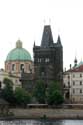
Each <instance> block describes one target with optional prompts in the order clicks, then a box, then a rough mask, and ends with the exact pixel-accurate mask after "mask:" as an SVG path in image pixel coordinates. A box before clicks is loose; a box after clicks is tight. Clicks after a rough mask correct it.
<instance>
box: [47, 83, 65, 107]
mask: <svg viewBox="0 0 83 125" xmlns="http://www.w3.org/2000/svg"><path fill="white" fill-rule="evenodd" d="M63 101H64V99H63V96H62V93H61V90H60V87H59V84H58V82H52V83H50V85H49V86H48V90H47V102H48V104H50V105H58V104H62V103H63Z"/></svg>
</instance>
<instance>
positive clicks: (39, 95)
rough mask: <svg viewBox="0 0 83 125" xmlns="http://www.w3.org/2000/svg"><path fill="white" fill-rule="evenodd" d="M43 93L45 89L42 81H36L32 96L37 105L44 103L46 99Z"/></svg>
mask: <svg viewBox="0 0 83 125" xmlns="http://www.w3.org/2000/svg"><path fill="white" fill-rule="evenodd" d="M45 91H46V88H45V84H44V83H43V81H37V83H36V85H35V88H34V96H35V98H36V100H37V101H38V102H39V103H45V97H46V95H45Z"/></svg>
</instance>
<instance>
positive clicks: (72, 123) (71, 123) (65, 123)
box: [0, 120, 83, 125]
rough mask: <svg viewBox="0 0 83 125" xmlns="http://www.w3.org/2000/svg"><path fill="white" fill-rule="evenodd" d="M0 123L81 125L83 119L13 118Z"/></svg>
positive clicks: (18, 124)
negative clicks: (44, 119)
mask: <svg viewBox="0 0 83 125" xmlns="http://www.w3.org/2000/svg"><path fill="white" fill-rule="evenodd" d="M0 125H83V120H56V121H50V120H49V121H43V120H42V121H39V120H13V121H0Z"/></svg>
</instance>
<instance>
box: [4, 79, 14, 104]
mask: <svg viewBox="0 0 83 125" xmlns="http://www.w3.org/2000/svg"><path fill="white" fill-rule="evenodd" d="M3 82H4V84H5V87H4V88H3V90H2V96H3V98H4V99H5V100H7V101H8V102H9V103H14V101H15V100H14V99H15V98H14V93H13V82H12V81H11V80H10V79H8V78H5V79H4V80H3Z"/></svg>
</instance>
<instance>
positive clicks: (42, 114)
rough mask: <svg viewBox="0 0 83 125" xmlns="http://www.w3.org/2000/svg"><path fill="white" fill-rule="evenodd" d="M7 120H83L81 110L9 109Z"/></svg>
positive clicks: (82, 111)
mask: <svg viewBox="0 0 83 125" xmlns="http://www.w3.org/2000/svg"><path fill="white" fill-rule="evenodd" d="M10 112H12V113H13V116H10V117H8V119H83V110H82V109H46V108H45V109H43V108H42V109H40V108H35V109H34V108H31V109H18V108H16V109H10Z"/></svg>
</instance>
